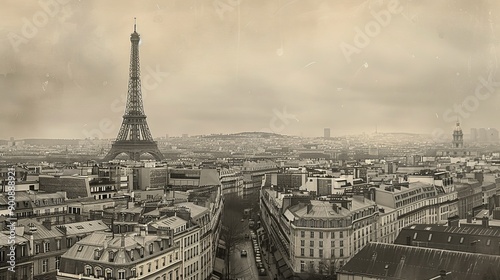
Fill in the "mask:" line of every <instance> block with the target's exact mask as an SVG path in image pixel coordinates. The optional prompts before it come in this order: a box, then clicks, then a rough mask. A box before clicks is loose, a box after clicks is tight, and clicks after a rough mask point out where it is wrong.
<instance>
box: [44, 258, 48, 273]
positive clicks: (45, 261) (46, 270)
mask: <svg viewBox="0 0 500 280" xmlns="http://www.w3.org/2000/svg"><path fill="white" fill-rule="evenodd" d="M48 271H49V260H48V259H45V260H43V261H42V272H43V273H45V272H48Z"/></svg>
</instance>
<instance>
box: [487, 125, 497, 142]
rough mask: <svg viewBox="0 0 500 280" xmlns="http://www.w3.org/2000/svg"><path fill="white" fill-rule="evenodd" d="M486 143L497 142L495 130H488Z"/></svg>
mask: <svg viewBox="0 0 500 280" xmlns="http://www.w3.org/2000/svg"><path fill="white" fill-rule="evenodd" d="M488 142H498V130H497V129H496V128H488Z"/></svg>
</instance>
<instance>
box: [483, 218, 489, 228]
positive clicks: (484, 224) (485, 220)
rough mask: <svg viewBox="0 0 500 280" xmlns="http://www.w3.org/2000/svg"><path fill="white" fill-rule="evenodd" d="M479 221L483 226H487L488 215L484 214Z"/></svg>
mask: <svg viewBox="0 0 500 280" xmlns="http://www.w3.org/2000/svg"><path fill="white" fill-rule="evenodd" d="M481 221H482V225H483V227H485V228H488V227H489V226H490V217H488V215H484V216H483V218H482V220H481Z"/></svg>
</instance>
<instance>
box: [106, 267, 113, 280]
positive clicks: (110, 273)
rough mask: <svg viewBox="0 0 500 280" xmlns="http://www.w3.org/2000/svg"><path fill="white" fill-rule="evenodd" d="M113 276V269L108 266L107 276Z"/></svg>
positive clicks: (109, 277)
mask: <svg viewBox="0 0 500 280" xmlns="http://www.w3.org/2000/svg"><path fill="white" fill-rule="evenodd" d="M112 277H113V271H112V270H111V269H110V268H106V278H108V279H111V278H112Z"/></svg>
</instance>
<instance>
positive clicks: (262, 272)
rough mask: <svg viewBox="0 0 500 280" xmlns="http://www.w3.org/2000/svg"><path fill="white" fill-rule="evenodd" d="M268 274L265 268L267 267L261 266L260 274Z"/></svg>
mask: <svg viewBox="0 0 500 280" xmlns="http://www.w3.org/2000/svg"><path fill="white" fill-rule="evenodd" d="M266 274H267V273H266V269H265V268H259V275H260V276H264V275H266Z"/></svg>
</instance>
